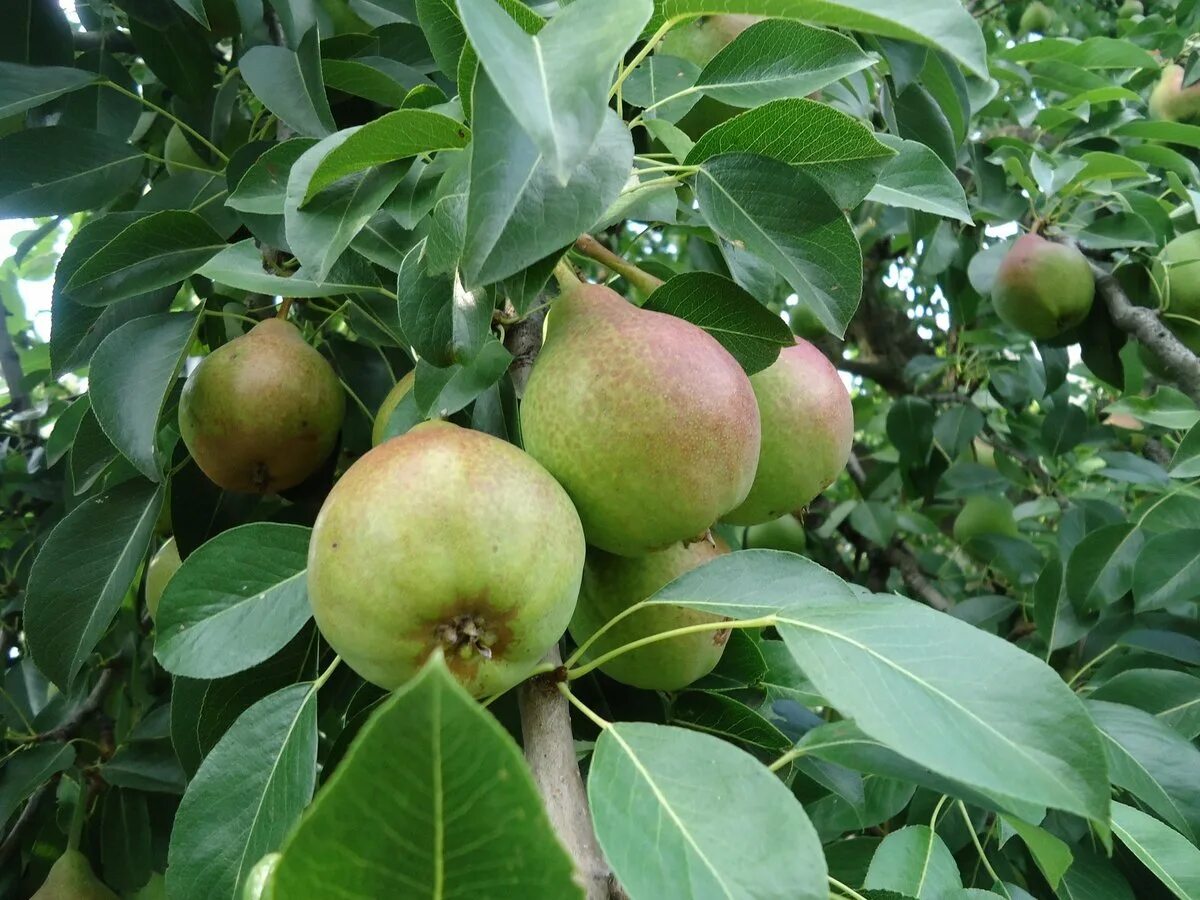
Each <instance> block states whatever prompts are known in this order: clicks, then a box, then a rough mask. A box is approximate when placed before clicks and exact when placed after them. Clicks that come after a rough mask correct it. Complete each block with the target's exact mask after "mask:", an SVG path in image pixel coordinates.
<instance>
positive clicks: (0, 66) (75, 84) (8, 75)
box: [0, 62, 96, 118]
mask: <svg viewBox="0 0 1200 900" xmlns="http://www.w3.org/2000/svg"><path fill="white" fill-rule="evenodd" d="M95 80H96V76H95V74H93V73H91V72H88V71H87V70H85V69H68V68H65V67H62V66H23V65H20V64H19V63H11V62H0V118H3V117H6V116H11V115H15V114H16V113H19V112H24V111H25V110H27V109H33V108H34V107H36V106H41V105H42V104H43V103H48V102H49V101H51V100H53V99H54V98H55V97H61V96H62V95H63V94H67V93H70V92H71V91H77V90H79V89H80V88H82V87H86V86H87V85H89V84H91V83H92V82H93V81H95Z"/></svg>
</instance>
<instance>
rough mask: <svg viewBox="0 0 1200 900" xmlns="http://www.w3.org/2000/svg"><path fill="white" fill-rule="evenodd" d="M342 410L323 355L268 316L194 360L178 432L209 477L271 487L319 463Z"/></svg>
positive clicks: (261, 489)
mask: <svg viewBox="0 0 1200 900" xmlns="http://www.w3.org/2000/svg"><path fill="white" fill-rule="evenodd" d="M345 412H346V397H345V394H344V393H343V392H342V386H341V383H340V382H339V381H338V377H337V374H336V373H335V372H334V371H333V367H332V366H331V365H329V363H328V362H327V361H326V359H325V357H323V356H322V355H321V354H320V353H318V352H317V351H316V350H314V349H313V348H312V347H310V346H309V345H308V344H307V343H306V342H305V341H304V339H303V338H302V337H301V336H300V332H299V331H298V330H297V329H296V327H295V326H294V325H292V324H290V323H289V322H285V321H283V320H282V319H267V320H266V321H265V322H260V323H259V324H257V325H255V326H254V327H253V328H252V329H250V331H249V332H247V333H246V334H244V335H242V336H241V337H239V338H235V339H234V340H232V341H230V342H229V343H228V344H224V345H222V346H221V347H218V348H217V349H216V350H214V351H213V352H212V353H210V354H209V355H208V356H206V357H205V358H204V359H203V360H201V361H200V365H198V366H197V367H196V369H195V371H193V372H192V374H191V375H190V376H189V377H188V380H187V383H186V384H185V385H184V387H183V395H182V396H181V397H180V400H179V431H180V434H181V435H182V436H183V442H184V443H185V444H186V445H187V448H188V451H189V452H190V453H191V454H192V458H193V459H194V460H195V461H196V465H198V466H199V467H200V469H201V471H203V472H204V474H205V475H207V476H208V478H209V479H210V480H211V481H213V482H215V483H216V484H217V485H219V486H220V487H223V488H225V489H226V490H229V491H240V492H244V493H256V494H258V493H271V492H277V491H282V490H285V489H287V488H290V487H294V486H295V485H297V484H299V483H300V482H302V481H303V480H304V479H305V478H307V477H308V476H309V475H311V474H312V473H313V472H315V471H316V470H317V469H318V468H320V466H321V463H323V462H324V461H325V460H326V459H327V458H328V457H329V454H330V453H331V452H332V451H333V448H334V445H335V443H336V442H337V436H338V430H339V429H340V428H341V427H342V419H343V417H344V416H345Z"/></svg>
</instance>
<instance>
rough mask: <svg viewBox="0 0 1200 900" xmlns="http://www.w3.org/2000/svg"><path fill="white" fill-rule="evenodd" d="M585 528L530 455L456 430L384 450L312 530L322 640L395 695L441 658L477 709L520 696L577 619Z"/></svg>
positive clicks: (350, 480) (340, 491)
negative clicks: (491, 698)
mask: <svg viewBox="0 0 1200 900" xmlns="http://www.w3.org/2000/svg"><path fill="white" fill-rule="evenodd" d="M584 550H585V547H584V542H583V528H582V526H581V525H580V524H579V516H578V515H577V514H576V512H575V508H574V507H573V506H572V505H571V500H570V498H569V497H568V496H567V494H566V492H565V491H564V490H563V489H562V488H561V487H560V486H559V484H558V482H556V481H555V480H554V479H553V478H551V477H550V475H549V473H547V472H546V470H545V469H543V468H542V467H541V466H539V465H538V464H537V463H536V462H535V461H534V460H533V459H532V458H531V457H530V456H529V455H528V454H526V453H524V452H522V451H521V450H519V449H518V448H516V447H514V446H513V445H512V444H509V443H507V442H506V441H502V440H500V439H499V438H495V437H492V436H491V435H488V434H484V433H482V432H479V431H471V430H468V429H466V428H460V427H459V426H457V425H453V424H451V423H449V422H425V423H422V424H420V425H417V426H416V427H415V428H413V429H412V430H411V431H409V432H407V433H406V434H403V435H401V436H400V437H397V438H392V439H391V440H388V441H384V442H383V443H382V444H380V445H379V446H378V447H375V448H374V449H372V450H371V451H369V452H368V453H366V454H365V455H364V456H363V457H361V458H360V459H359V460H358V461H357V462H355V463H354V465H352V466H351V467H350V468H349V469H348V470H347V471H346V474H345V475H343V476H342V478H341V480H340V481H338V483H337V484H336V485H334V488H333V490H332V491H331V492H330V494H329V496H328V497H327V498H326V499H325V503H324V505H323V506H322V507H321V512H320V513H319V514H318V516H317V521H316V524H315V525H314V526H313V533H312V540H311V542H310V543H309V550H308V596H309V601H310V602H311V604H312V609H313V615H314V617H315V618H316V620H317V627H319V628H320V629H321V633H322V634H323V635H324V636H325V639H326V640H327V641H328V642H329V644H330V646H332V647H333V649H334V650H336V651H337V652H338V653H339V654H340V655H341V657H342V658H343V659H344V660H345V661H346V662H347V663H348V664H349V665H350V667H351V668H352V669H354V671H356V672H357V673H358V674H359V675H361V676H362V677H363V678H365V679H367V680H368V681H371V682H374V683H375V684H377V685H379V686H380V687H383V688H386V689H388V690H391V689H393V688H395V687H397V686H398V685H400V684H402V683H404V682H405V681H407V680H408V678H409V677H411V676H412V675H413V674H415V673H416V672H417V670H418V669H420V668H421V666H422V665H423V664H424V663H425V661H426V659H428V658H429V656H430V654H431V653H433V652H434V651H435V650H439V649H440V650H442V651H443V652H444V653H445V657H446V663H447V665H448V666H449V668H450V671H451V672H453V673H454V675H455V677H456V678H457V679H458V680H459V682H461V683H462V685H463V686H464V687H465V688H466V689H467V690H468V691H470V692H471V693H472V694H474V695H475V696H476V697H482V696H484V695H486V694H495V693H498V692H499V691H503V690H506V689H507V688H510V687H512V686H513V685H514V684H516V683H517V682H518V681H520V680H521V679H523V678H524V677H525V676H527V675H528V674H529V671H530V669H532V668H533V666H534V665H536V663H537V662H538V660H540V659H541V658H542V656H543V655H544V654H545V653H546V651H547V650H549V649H550V647H552V646H553V645H554V642H555V641H557V640H558V639H559V638H560V637H561V636H562V634H563V632H564V631H565V630H566V627H567V622H568V621H570V619H571V613H572V611H573V610H574V609H575V599H576V597H577V595H578V592H579V579H580V576H581V574H582V571H583V559H584Z"/></svg>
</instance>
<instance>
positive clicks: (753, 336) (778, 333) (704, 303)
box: [642, 272, 796, 375]
mask: <svg viewBox="0 0 1200 900" xmlns="http://www.w3.org/2000/svg"><path fill="white" fill-rule="evenodd" d="M642 308H643V309H650V310H655V311H657V312H662V313H667V314H668V315H672V316H677V317H678V318H680V319H684V320H686V321H688V322H691V323H692V324H693V325H698V326H700V327H701V328H703V329H704V330H705V331H707V332H708V333H709V334H711V335H712V336H713V337H714V338H716V339H717V340H718V341H720V343H721V346H722V347H724V348H725V349H726V350H728V351H729V353H730V355H731V356H733V358H734V359H736V360H737V361H738V362H739V363H740V364H741V366H742V368H743V369H745V370H746V374H748V375H753V374H754V373H755V372H758V371H760V370H762V369H765V368H767V366H769V365H771V364H772V363H773V362H775V359H776V358H777V357H778V356H779V349H780V348H781V347H790V346H791V345H792V344H794V343H795V341H796V339H795V338H794V337H793V336H792V332H791V331H790V330H789V329H788V327H787V325H786V324H784V321H783V319H781V318H779V316H777V315H775V313H773V312H771V311H770V310H769V309H767V308H766V307H765V306H763V305H762V304H761V303H759V302H758V301H757V300H755V299H754V298H753V297H752V296H750V294H748V293H747V292H746V291H744V290H743V289H742V288H741V287H739V286H738V285H737V284H735V283H734V282H732V281H730V280H729V279H728V278H724V277H722V276H720V275H715V274H713V273H712V272H684V273H682V274H680V275H676V276H675V277H674V278H672V279H671V280H670V281H668V282H666V283H665V284H663V285H662V286H661V287H659V288H657V289H656V290H655V291H654V292H653V293H652V294H651V295H650V296H649V298H647V300H646V302H645V303H644V304H643V305H642Z"/></svg>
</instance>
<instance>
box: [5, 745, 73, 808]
mask: <svg viewBox="0 0 1200 900" xmlns="http://www.w3.org/2000/svg"><path fill="white" fill-rule="evenodd" d="M74 762H75V748H74V747H73V746H72V745H71V744H63V743H58V742H48V743H45V744H28V745H26V746H25V747H24V749H19V750H16V751H13V753H12V755H11V756H9V757H8V758H7V759H6V760H5V761H4V767H3V768H2V769H0V821H3V822H7V821H8V820H9V819H10V818H11V817H12V814H13V813H15V812H16V811H17V808H18V807H19V806H20V805H21V804H22V803H23V802H25V799H26V798H27V797H28V796H29V795H30V794H32V793H33V792H34V791H36V790H37V789H38V788H39V787H41V786H42V785H43V784H45V783H46V781H47V780H48V779H49V778H50V776H52V775H54V774H56V773H58V772H63V771H65V770H66V769H69V768H70V767H71V764H72V763H74Z"/></svg>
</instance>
